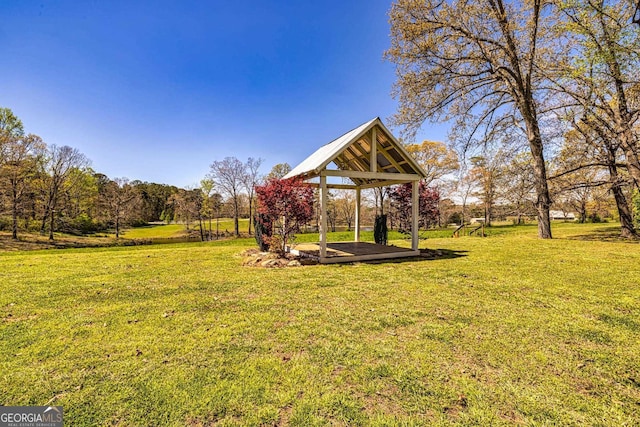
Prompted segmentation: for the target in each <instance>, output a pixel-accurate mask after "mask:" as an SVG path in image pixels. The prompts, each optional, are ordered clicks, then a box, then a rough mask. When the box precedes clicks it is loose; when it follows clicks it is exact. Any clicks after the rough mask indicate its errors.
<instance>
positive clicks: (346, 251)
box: [290, 242, 420, 264]
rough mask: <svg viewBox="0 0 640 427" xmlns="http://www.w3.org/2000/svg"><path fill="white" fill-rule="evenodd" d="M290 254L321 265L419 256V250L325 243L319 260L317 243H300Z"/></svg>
mask: <svg viewBox="0 0 640 427" xmlns="http://www.w3.org/2000/svg"><path fill="white" fill-rule="evenodd" d="M290 252H291V253H292V254H294V255H298V256H301V257H308V258H313V259H316V260H318V261H320V263H321V264H332V263H339V262H356V261H372V260H381V259H392V258H405V257H414V256H420V251H419V250H418V251H414V250H412V249H409V248H400V247H398V246H385V245H378V244H375V243H367V242H337V243H327V256H326V257H325V258H320V245H319V244H318V243H300V244H298V245H294V246H293V247H292V248H290Z"/></svg>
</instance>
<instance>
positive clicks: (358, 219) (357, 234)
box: [355, 188, 360, 242]
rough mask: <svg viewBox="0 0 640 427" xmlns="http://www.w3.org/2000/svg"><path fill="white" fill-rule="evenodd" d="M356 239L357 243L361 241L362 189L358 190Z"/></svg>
mask: <svg viewBox="0 0 640 427" xmlns="http://www.w3.org/2000/svg"><path fill="white" fill-rule="evenodd" d="M355 216H356V218H355V219H356V224H355V226H356V237H355V241H356V242H359V241H360V188H356V215H355Z"/></svg>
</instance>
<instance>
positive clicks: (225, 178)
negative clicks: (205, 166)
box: [209, 157, 247, 237]
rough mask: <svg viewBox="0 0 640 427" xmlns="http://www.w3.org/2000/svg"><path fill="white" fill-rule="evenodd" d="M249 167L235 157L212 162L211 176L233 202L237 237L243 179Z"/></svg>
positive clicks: (238, 233)
mask: <svg viewBox="0 0 640 427" xmlns="http://www.w3.org/2000/svg"><path fill="white" fill-rule="evenodd" d="M246 170H247V167H246V165H245V164H244V163H242V162H241V161H240V160H238V159H237V158H235V157H225V158H224V160H216V161H215V162H213V163H211V170H210V175H209V177H210V178H211V179H213V181H214V182H215V184H216V187H217V188H219V189H220V190H221V191H222V192H223V193H224V194H225V195H227V196H228V197H230V198H231V202H232V204H233V226H234V232H235V235H236V237H237V236H239V235H240V227H239V221H238V219H239V217H240V196H241V194H242V189H243V187H244V184H243V180H244V177H245V175H246Z"/></svg>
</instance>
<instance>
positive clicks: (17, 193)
mask: <svg viewBox="0 0 640 427" xmlns="http://www.w3.org/2000/svg"><path fill="white" fill-rule="evenodd" d="M2 138H3V141H4V144H3V151H4V153H3V162H2V164H0V180H1V181H2V183H3V184H5V185H6V188H7V193H8V199H9V205H10V207H11V218H12V228H11V236H12V237H13V239H18V217H19V215H20V204H21V202H22V199H23V196H24V193H25V191H26V189H27V187H28V185H29V183H30V180H31V178H33V177H34V176H35V174H36V173H37V170H38V169H39V168H38V162H40V161H41V158H42V151H43V150H44V148H45V144H44V142H42V139H41V138H40V137H39V136H37V135H33V134H29V135H26V136H25V135H21V134H19V133H9V132H4V131H3V132H2Z"/></svg>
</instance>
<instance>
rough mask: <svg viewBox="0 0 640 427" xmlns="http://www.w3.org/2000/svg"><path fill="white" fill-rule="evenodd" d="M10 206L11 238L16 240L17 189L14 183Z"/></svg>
mask: <svg viewBox="0 0 640 427" xmlns="http://www.w3.org/2000/svg"><path fill="white" fill-rule="evenodd" d="M12 195H13V200H12V206H11V218H12V220H13V222H12V227H11V238H13V240H18V189H17V188H16V184H15V183H12Z"/></svg>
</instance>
